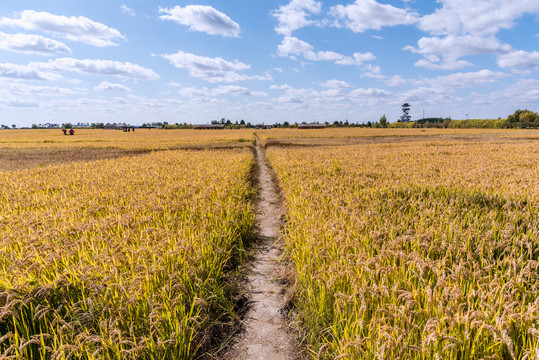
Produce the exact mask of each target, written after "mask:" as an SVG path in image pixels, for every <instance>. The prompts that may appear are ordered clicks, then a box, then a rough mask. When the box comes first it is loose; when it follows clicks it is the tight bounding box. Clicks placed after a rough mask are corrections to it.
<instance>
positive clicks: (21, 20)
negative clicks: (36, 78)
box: [0, 10, 125, 47]
mask: <svg viewBox="0 0 539 360" xmlns="http://www.w3.org/2000/svg"><path fill="white" fill-rule="evenodd" d="M0 26H10V27H16V28H23V29H25V30H35V31H43V32H46V33H52V34H56V35H59V36H62V37H64V38H66V39H68V40H71V41H77V42H81V43H85V44H88V45H93V46H98V47H104V46H114V45H117V43H116V42H115V41H116V40H125V37H124V36H123V35H122V34H121V33H120V32H119V31H118V30H116V29H113V28H110V27H108V26H106V25H104V24H101V23H98V22H95V21H92V20H90V19H88V18H86V17H83V16H79V17H75V16H71V17H67V16H62V15H53V14H51V13H48V12H37V11H34V10H24V11H22V12H20V13H18V14H17V17H16V18H7V17H3V18H1V19H0Z"/></svg>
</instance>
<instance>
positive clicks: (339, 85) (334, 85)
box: [322, 79, 352, 89]
mask: <svg viewBox="0 0 539 360" xmlns="http://www.w3.org/2000/svg"><path fill="white" fill-rule="evenodd" d="M322 86H324V87H327V88H328V89H349V88H351V87H352V85H350V84H349V83H347V82H346V81H342V80H336V79H333V80H328V81H326V82H325V83H323V84H322Z"/></svg>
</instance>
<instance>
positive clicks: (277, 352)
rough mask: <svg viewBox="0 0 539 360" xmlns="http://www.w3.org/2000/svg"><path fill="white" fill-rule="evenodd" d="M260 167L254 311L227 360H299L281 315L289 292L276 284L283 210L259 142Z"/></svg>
mask: <svg viewBox="0 0 539 360" xmlns="http://www.w3.org/2000/svg"><path fill="white" fill-rule="evenodd" d="M256 161H257V165H258V186H259V190H258V191H259V193H258V205H257V214H256V222H257V228H258V229H257V238H258V239H257V240H258V241H257V243H256V244H254V245H253V252H254V255H253V256H254V257H253V260H252V261H251V262H250V263H249V264H248V265H247V268H248V273H247V283H248V287H249V289H248V291H249V293H250V301H251V303H252V307H251V309H250V310H249V312H248V313H247V316H246V318H245V322H244V329H245V331H244V332H243V333H242V334H241V335H240V339H239V340H238V342H237V343H236V344H235V345H234V346H233V348H232V349H231V350H230V351H229V353H228V354H226V355H225V359H230V360H232V359H238V360H240V359H241V360H243V359H256V360H262V359H266V360H270V359H272V360H281V359H282V360H295V359H297V356H296V348H295V345H296V341H295V338H294V336H292V334H291V333H290V331H289V327H288V322H287V320H286V318H285V317H284V316H283V315H281V309H283V307H284V306H285V296H284V293H285V289H284V287H283V286H281V285H279V284H278V283H277V282H276V277H277V276H278V274H279V273H280V272H281V271H282V265H280V264H279V263H278V259H279V256H280V255H281V251H280V249H279V246H278V245H277V244H276V241H277V240H278V239H279V229H280V227H281V226H282V216H283V208H282V204H281V201H280V199H279V196H278V195H277V193H276V191H275V183H274V182H273V179H272V177H271V174H270V170H269V168H268V165H267V159H266V156H265V154H264V150H263V149H262V147H261V146H260V143H259V141H258V138H256Z"/></svg>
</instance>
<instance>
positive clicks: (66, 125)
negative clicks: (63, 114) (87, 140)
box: [62, 123, 73, 129]
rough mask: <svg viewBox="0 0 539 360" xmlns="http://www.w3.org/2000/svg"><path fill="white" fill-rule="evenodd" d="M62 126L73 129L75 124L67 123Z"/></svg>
mask: <svg viewBox="0 0 539 360" xmlns="http://www.w3.org/2000/svg"><path fill="white" fill-rule="evenodd" d="M62 126H63V127H64V128H66V129H73V125H71V123H65V124H63V125H62Z"/></svg>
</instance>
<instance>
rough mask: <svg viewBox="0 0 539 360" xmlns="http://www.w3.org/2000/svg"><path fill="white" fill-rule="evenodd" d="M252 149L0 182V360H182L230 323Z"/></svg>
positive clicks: (12, 175) (108, 163)
mask: <svg viewBox="0 0 539 360" xmlns="http://www.w3.org/2000/svg"><path fill="white" fill-rule="evenodd" d="M253 161H254V160H253V156H252V154H251V153H250V151H249V150H248V149H243V150H213V151H182V150H176V151H163V152H155V153H151V154H146V155H141V156H137V157H122V158H118V159H114V160H100V161H94V162H81V163H72V164H68V165H62V166H49V167H46V168H43V169H28V170H21V171H10V172H4V173H0V183H1V184H2V186H1V187H0V334H1V335H0V354H2V355H0V356H2V358H6V359H7V358H25V359H68V358H72V359H73V358H76V359H120V358H122V359H172V358H174V359H186V358H192V357H195V356H198V355H201V354H203V353H205V352H206V351H207V350H208V349H209V347H210V346H212V341H213V340H215V337H216V335H217V334H218V333H220V332H221V331H224V330H226V328H227V326H229V324H230V322H231V321H233V320H234V317H235V316H236V315H235V312H234V311H235V310H234V303H233V298H232V297H233V295H234V293H233V289H232V288H231V286H230V285H229V284H227V282H226V276H227V273H229V271H230V269H231V267H232V266H233V265H234V262H235V261H238V260H240V258H241V254H242V249H243V241H244V240H245V239H246V238H247V236H249V233H250V231H251V228H252V225H253V221H254V215H253V211H252V209H251V206H250V203H249V198H250V196H251V195H252V189H251V185H250V176H251V175H250V173H251V167H252V164H253Z"/></svg>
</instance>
